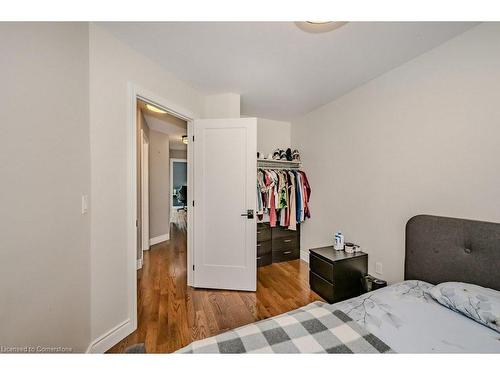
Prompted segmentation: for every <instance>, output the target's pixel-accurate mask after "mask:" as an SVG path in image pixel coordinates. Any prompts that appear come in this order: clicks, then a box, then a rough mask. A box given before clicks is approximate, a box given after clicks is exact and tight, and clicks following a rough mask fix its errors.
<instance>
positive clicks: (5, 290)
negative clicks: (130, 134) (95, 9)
mask: <svg viewBox="0 0 500 375" xmlns="http://www.w3.org/2000/svg"><path fill="white" fill-rule="evenodd" d="M0 51H2V52H1V53H0V72H1V82H2V90H1V92H0V124H1V128H0V170H1V180H2V183H1V186H0V207H1V212H2V214H1V215H0V228H2V229H1V235H0V250H1V254H2V259H1V262H0V296H1V297H0V300H1V301H0V345H2V346H33V347H36V346H45V347H69V348H72V349H73V351H75V352H82V351H84V350H85V349H86V347H87V345H88V342H89V340H90V289H89V288H90V244H89V239H90V221H89V215H82V214H81V196H82V194H89V192H90V149H89V124H88V121H89V117H88V116H89V113H88V101H89V96H88V95H89V87H88V69H89V60H88V25H87V24H84V23H0Z"/></svg>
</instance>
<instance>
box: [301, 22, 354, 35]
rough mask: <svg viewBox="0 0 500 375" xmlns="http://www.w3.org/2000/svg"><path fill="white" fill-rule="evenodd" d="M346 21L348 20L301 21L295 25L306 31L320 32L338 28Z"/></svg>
mask: <svg viewBox="0 0 500 375" xmlns="http://www.w3.org/2000/svg"><path fill="white" fill-rule="evenodd" d="M346 23H347V22H340V21H300V22H295V25H296V26H297V27H298V28H299V29H301V30H302V31H305V32H306V33H311V34H320V33H327V32H329V31H333V30H336V29H338V28H339V27H342V26H344V25H345V24H346Z"/></svg>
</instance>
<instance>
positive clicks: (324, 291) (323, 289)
mask: <svg viewBox="0 0 500 375" xmlns="http://www.w3.org/2000/svg"><path fill="white" fill-rule="evenodd" d="M309 286H310V288H311V289H312V290H314V291H315V292H316V293H318V294H319V295H320V296H321V297H323V298H324V299H325V300H326V301H327V302H329V303H333V302H334V301H335V298H334V291H333V284H331V283H329V282H328V281H326V280H325V279H323V278H322V277H321V276H318V275H316V274H315V273H314V272H312V271H309Z"/></svg>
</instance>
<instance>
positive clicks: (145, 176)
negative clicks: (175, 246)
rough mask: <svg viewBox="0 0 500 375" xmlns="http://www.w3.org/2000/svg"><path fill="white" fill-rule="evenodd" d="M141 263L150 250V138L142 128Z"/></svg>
mask: <svg viewBox="0 0 500 375" xmlns="http://www.w3.org/2000/svg"><path fill="white" fill-rule="evenodd" d="M141 147H142V148H141V237H142V238H141V249H142V252H141V265H142V260H143V258H144V251H146V250H149V248H150V244H149V139H148V136H147V135H146V133H145V132H144V130H143V129H141Z"/></svg>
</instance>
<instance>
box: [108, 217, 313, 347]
mask: <svg viewBox="0 0 500 375" xmlns="http://www.w3.org/2000/svg"><path fill="white" fill-rule="evenodd" d="M170 236H171V237H170V238H171V239H170V240H169V241H166V242H162V243H160V244H157V245H154V246H152V247H151V250H149V251H145V252H144V265H143V267H142V269H141V270H139V271H138V285H137V287H138V303H137V306H138V327H137V330H136V331H135V332H134V333H132V334H130V335H129V336H128V337H126V338H125V339H123V340H122V341H121V342H119V343H118V344H117V345H115V346H114V347H113V348H111V349H110V350H109V351H108V353H122V352H123V350H124V349H125V348H126V347H128V346H130V345H133V344H136V343H141V342H144V343H145V345H146V351H147V352H148V353H171V352H174V351H176V350H178V349H180V348H182V347H184V346H186V345H188V344H189V343H191V342H192V341H195V340H200V339H203V338H206V337H210V336H214V335H217V334H219V333H222V332H224V331H226V330H228V329H232V328H235V327H239V326H242V325H245V324H248V323H252V322H255V321H258V320H261V319H265V318H268V317H270V316H275V315H279V314H281V313H284V312H286V311H289V310H292V309H295V308H298V307H301V306H304V305H306V304H308V303H310V302H312V301H316V300H321V298H320V297H319V296H318V295H317V294H316V293H314V292H312V291H310V289H309V282H308V272H309V267H308V264H307V263H306V262H304V261H302V260H295V261H291V262H284V263H274V264H272V265H270V266H266V267H261V268H258V275H257V280H258V281H257V292H237V291H222V290H211V289H194V288H191V287H188V286H186V280H187V273H186V232H185V231H182V230H179V229H178V228H177V227H176V226H175V225H172V226H171V231H170Z"/></svg>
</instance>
